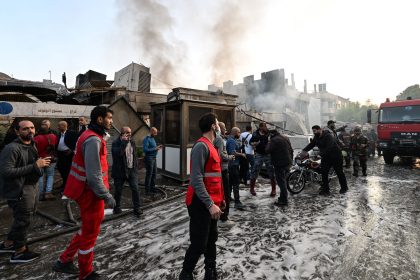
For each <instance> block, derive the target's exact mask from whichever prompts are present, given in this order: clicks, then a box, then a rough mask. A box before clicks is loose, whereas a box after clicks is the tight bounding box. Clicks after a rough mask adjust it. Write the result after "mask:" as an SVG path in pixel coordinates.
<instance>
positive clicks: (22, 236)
mask: <svg viewBox="0 0 420 280" xmlns="http://www.w3.org/2000/svg"><path fill="white" fill-rule="evenodd" d="M15 129H16V133H17V136H18V138H16V139H15V140H14V141H13V142H11V143H10V144H8V145H7V146H6V147H5V148H4V149H3V151H2V152H1V154H0V162H1V165H0V190H2V192H1V193H2V195H3V197H4V198H6V199H7V204H8V205H9V207H10V208H11V209H12V210H13V218H14V221H13V224H12V226H11V228H10V231H9V234H8V235H7V240H6V241H4V242H3V243H1V244H0V253H12V256H11V258H10V262H11V263H26V262H30V261H33V260H35V259H37V258H38V257H39V256H40V254H39V253H35V252H31V251H29V249H28V247H27V246H26V241H27V240H26V239H27V231H28V228H29V225H30V224H31V219H32V216H33V214H34V213H35V210H36V205H37V201H38V197H37V195H38V180H39V177H40V176H42V175H43V168H44V167H47V166H48V165H49V164H50V159H49V158H38V151H37V150H36V147H35V144H34V142H33V141H32V139H33V137H34V134H35V127H34V124H33V123H32V122H30V121H27V120H23V121H20V122H19V124H18V127H17V128H15Z"/></svg>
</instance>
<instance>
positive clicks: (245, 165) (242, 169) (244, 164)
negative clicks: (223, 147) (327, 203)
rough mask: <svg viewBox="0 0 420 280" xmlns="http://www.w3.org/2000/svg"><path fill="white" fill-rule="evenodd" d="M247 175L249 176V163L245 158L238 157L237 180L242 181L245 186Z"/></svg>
mask: <svg viewBox="0 0 420 280" xmlns="http://www.w3.org/2000/svg"><path fill="white" fill-rule="evenodd" d="M248 175H249V161H248V159H247V158H244V157H240V158H239V178H240V181H243V182H244V184H245V185H246V184H247V183H248ZM240 181H239V182H240Z"/></svg>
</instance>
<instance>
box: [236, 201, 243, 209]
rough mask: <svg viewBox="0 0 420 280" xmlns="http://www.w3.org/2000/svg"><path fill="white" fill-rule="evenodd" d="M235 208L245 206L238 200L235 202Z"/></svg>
mask: <svg viewBox="0 0 420 280" xmlns="http://www.w3.org/2000/svg"><path fill="white" fill-rule="evenodd" d="M235 209H238V210H244V209H245V206H244V205H243V204H242V202H240V201H238V202H235Z"/></svg>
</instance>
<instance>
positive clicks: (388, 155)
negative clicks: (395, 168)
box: [383, 151, 395, 164]
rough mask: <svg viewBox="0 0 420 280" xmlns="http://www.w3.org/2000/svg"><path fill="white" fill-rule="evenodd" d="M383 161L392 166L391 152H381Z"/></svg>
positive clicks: (392, 156)
mask: <svg viewBox="0 0 420 280" xmlns="http://www.w3.org/2000/svg"><path fill="white" fill-rule="evenodd" d="M383 155H384V160H385V163H386V164H393V163H394V156H395V155H394V154H393V153H392V152H388V151H383Z"/></svg>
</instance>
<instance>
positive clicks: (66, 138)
mask: <svg viewBox="0 0 420 280" xmlns="http://www.w3.org/2000/svg"><path fill="white" fill-rule="evenodd" d="M67 127H68V125H67V122H66V121H60V122H59V123H58V130H59V139H58V145H57V157H58V160H57V169H58V171H59V172H60V175H61V178H62V179H63V184H62V190H64V187H65V186H66V182H67V177H68V176H69V172H70V168H71V162H72V159H73V154H74V149H75V147H76V141H77V134H76V132H74V131H71V130H68V129H67Z"/></svg>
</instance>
